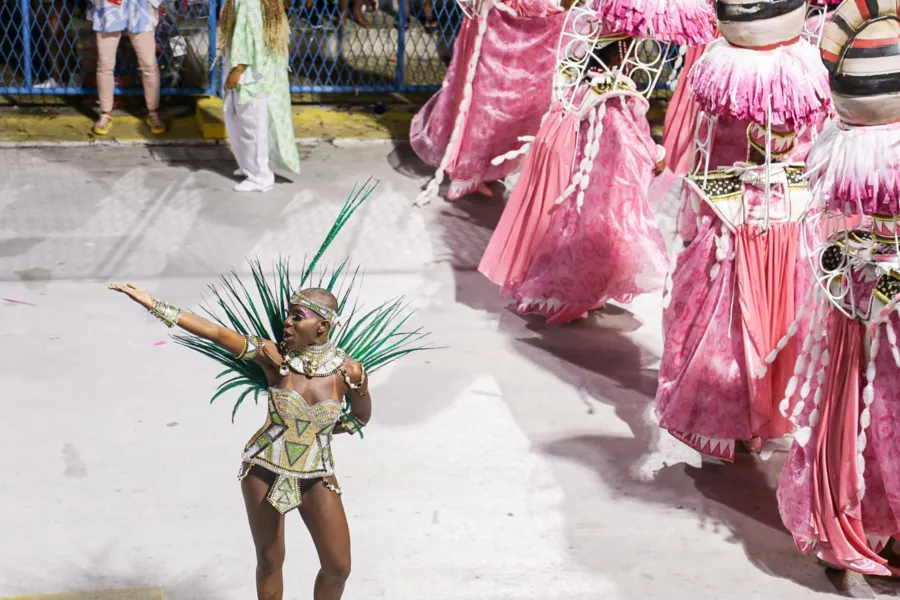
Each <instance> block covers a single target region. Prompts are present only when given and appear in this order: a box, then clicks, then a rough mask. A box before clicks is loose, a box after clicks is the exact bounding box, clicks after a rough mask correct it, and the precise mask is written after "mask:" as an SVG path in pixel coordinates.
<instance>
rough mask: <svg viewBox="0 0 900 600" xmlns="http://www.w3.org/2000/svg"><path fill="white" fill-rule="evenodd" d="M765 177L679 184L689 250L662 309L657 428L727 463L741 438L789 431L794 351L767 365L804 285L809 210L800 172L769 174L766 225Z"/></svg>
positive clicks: (719, 176) (721, 176) (738, 175)
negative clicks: (803, 220) (803, 233)
mask: <svg viewBox="0 0 900 600" xmlns="http://www.w3.org/2000/svg"><path fill="white" fill-rule="evenodd" d="M762 169H763V167H751V166H742V167H738V168H737V169H735V170H732V171H715V172H711V173H710V174H709V179H708V181H707V182H706V183H705V184H704V178H703V176H702V175H698V176H697V177H696V178H695V179H694V180H690V182H689V184H688V185H687V186H685V190H684V192H683V194H684V195H687V196H689V198H687V199H686V201H685V204H684V213H683V215H682V216H681V219H682V223H683V227H682V231H681V235H682V237H683V238H684V239H685V240H689V241H690V245H689V246H688V247H687V248H686V249H685V250H684V251H683V252H682V253H681V254H680V255H679V256H678V260H677V264H676V267H675V269H674V272H673V274H672V289H671V292H670V293H669V296H668V298H667V302H668V306H667V307H666V309H665V311H664V313H663V330H664V333H665V351H664V353H663V357H662V361H661V364H660V368H659V387H658V390H657V395H656V411H657V414H658V415H659V424H660V427H662V428H664V429H667V430H668V431H669V432H670V433H671V434H672V435H673V436H675V437H676V438H678V439H680V440H682V441H683V442H685V443H686V444H688V445H690V446H691V447H692V448H694V449H696V450H697V451H699V452H702V453H704V454H708V455H710V456H713V457H715V458H719V459H722V460H728V461H730V460H733V458H734V451H735V443H736V441H738V440H752V439H754V438H759V439H771V438H777V437H780V436H782V435H784V434H786V433H788V432H789V430H790V429H789V425H788V423H787V420H786V419H785V418H783V417H782V416H781V415H780V414H779V412H778V403H779V402H780V401H781V399H782V398H783V397H784V389H785V386H786V385H787V381H788V378H789V377H790V374H791V372H792V370H793V365H794V362H793V357H794V356H795V355H796V354H795V353H796V350H797V349H796V348H795V347H794V346H793V345H792V346H791V347H790V348H786V349H785V350H783V351H782V354H781V355H780V356H779V357H778V359H777V360H776V361H775V362H774V363H772V364H768V365H767V364H766V360H765V359H766V356H767V354H768V353H769V351H770V350H771V349H772V348H773V347H774V346H775V344H776V343H777V342H778V340H779V339H780V338H781V337H782V336H784V335H785V334H786V333H787V330H788V326H789V324H790V321H791V319H792V318H793V315H794V314H795V312H796V311H795V310H794V309H795V303H796V302H797V301H798V300H800V299H802V294H803V291H805V289H806V287H807V286H808V281H809V276H808V268H807V266H806V265H807V260H808V257H806V256H805V255H804V254H803V252H802V251H801V249H800V247H799V239H800V235H799V230H800V227H801V225H800V222H799V221H800V217H801V216H802V215H803V213H804V212H805V210H806V208H807V206H808V205H809V194H808V192H807V190H806V186H805V184H804V182H803V181H802V180H801V175H802V166H797V165H795V166H781V165H778V166H775V167H773V171H774V172H773V173H770V176H771V178H772V181H773V182H775V183H774V185H773V186H772V188H771V189H770V194H771V196H770V198H769V202H768V204H769V210H768V213H769V221H768V224H766V219H765V214H766V208H765V205H766V199H765V195H766V192H765V187H764V182H763V179H764V171H763V170H762ZM798 297H799V298H798ZM794 344H796V342H794ZM763 368H765V375H764V377H762V378H758V373H760V372H761V370H762V369H763Z"/></svg>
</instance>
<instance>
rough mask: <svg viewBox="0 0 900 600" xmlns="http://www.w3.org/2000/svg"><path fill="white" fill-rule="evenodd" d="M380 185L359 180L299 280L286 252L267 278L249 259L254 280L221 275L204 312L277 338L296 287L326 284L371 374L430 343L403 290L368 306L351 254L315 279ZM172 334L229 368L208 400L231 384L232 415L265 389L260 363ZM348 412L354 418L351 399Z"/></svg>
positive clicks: (344, 336)
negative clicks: (413, 325)
mask: <svg viewBox="0 0 900 600" xmlns="http://www.w3.org/2000/svg"><path fill="white" fill-rule="evenodd" d="M377 185H378V182H377V181H376V182H373V180H372V179H369V180H368V181H367V182H366V184H365V185H363V186H362V187H361V188H359V189H357V188H356V186H354V188H353V191H352V192H351V194H350V196H349V197H348V198H347V201H346V202H345V203H344V206H343V208H341V211H340V212H339V213H338V216H337V219H336V220H335V221H334V224H333V225H332V226H331V229H330V231H329V232H328V235H327V236H325V240H324V241H323V242H322V245H321V246H319V249H318V251H317V252H316V254H315V256H314V257H313V259H312V260H311V261H309V263H308V264H307V262H306V259H305V258H304V261H303V269H302V270H301V273H302V275H301V278H300V281H299V282H298V284H297V286H296V287H295V286H294V282H292V281H291V276H290V261H289V259H288V258H279V260H278V261H276V262H275V264H274V269H273V275H272V278H271V279H270V278H268V277H266V275H265V273H264V271H263V268H262V265H261V264H260V262H259V260H256V259H254V260H248V262H249V264H250V272H251V276H252V280H253V282H252V284H249V285H248V284H245V283H244V281H242V279H241V277H240V276H239V275H238V274H237V272H236V271H232V272H231V273H230V274H228V275H223V276H222V277H221V278H220V280H219V283H218V285H215V284H214V285H210V286H209V289H210V291H211V292H212V297H211V299H210V300H211V302H210V301H204V303H202V304H201V309H202V310H203V312H204V313H206V315H207V316H208V317H209V318H210V319H211V320H212V321H213V322H215V323H217V324H219V325H221V326H222V327H227V328H229V329H233V330H235V331H237V332H238V333H241V334H244V335H258V336H260V337H262V338H263V339H268V340H273V341H275V342H279V343H280V342H281V336H282V333H283V331H284V319H285V316H286V315H287V310H288V305H289V304H290V297H291V295H292V294H293V292H294V291H295V290H297V289H301V288H306V287H322V288H326V289H327V290H329V291H330V292H331V293H333V294H334V295H335V296H336V297H337V299H338V303H339V311H338V312H339V313H340V315H341V321H342V323H341V325H340V326H339V327H336V328H335V329H334V331H333V332H332V340H333V341H334V343H335V345H336V346H337V347H338V348H340V349H341V350H343V351H344V352H346V353H347V354H348V355H350V356H352V357H353V358H354V359H355V360H357V361H359V362H360V363H361V364H362V365H363V367H364V368H365V369H366V371H367V372H369V373H373V372H374V371H377V370H378V369H379V368H381V367H383V366H385V365H387V364H389V363H391V362H393V361H395V360H397V359H398V358H402V357H403V356H406V355H407V354H410V353H412V352H417V351H419V350H428V349H431V348H432V346H428V345H422V344H421V342H422V340H423V339H424V338H425V337H426V336H427V335H428V333H425V332H423V330H422V328H421V327H419V328H417V329H413V330H406V329H404V326H405V325H406V323H407V321H408V320H409V319H410V317H412V315H413V314H414V313H415V311H414V310H410V309H409V307H408V305H407V304H406V303H405V302H404V301H403V298H402V297H401V298H396V299H393V300H390V301H388V302H385V303H383V304H381V305H379V306H376V307H374V308H370V309H366V308H365V307H363V306H361V305H360V304H359V296H358V293H357V294H354V292H356V291H357V290H358V289H359V284H360V283H361V282H362V275H361V274H360V269H359V267H358V266H357V267H351V265H350V259H345V260H344V261H343V262H341V263H339V264H337V265H332V266H330V267H326V268H325V269H324V270H322V271H321V272H320V273H319V274H318V277H317V278H316V277H315V276H314V271H315V269H316V267H317V266H318V264H319V261H320V260H321V258H322V255H323V254H324V253H325V251H326V250H327V249H328V247H329V246H330V245H331V242H332V241H334V238H335V237H336V236H337V234H338V233H339V232H340V231H341V229H342V228H343V226H344V225H345V224H346V223H347V221H348V220H349V219H350V217H351V216H353V213H354V212H356V209H358V208H359V207H360V206H361V205H362V203H363V202H365V201H366V199H368V197H369V196H370V195H371V194H372V192H373V191H374V190H375V188H376V187H377ZM314 280H315V281H314ZM251 290H252V291H253V292H255V295H254V294H253V293H251ZM351 298H352V299H351ZM173 337H174V338H175V341H176V342H177V343H178V344H181V345H182V346H186V347H188V348H190V349H191V350H194V351H196V352H199V353H200V354H203V355H204V356H207V357H209V358H211V359H213V360H215V361H216V362H218V363H219V364H221V365H222V366H224V367H225V370H224V371H222V372H221V373H219V375H218V376H217V377H216V379H217V380H222V381H221V383H219V386H218V388H217V389H216V392H215V394H214V395H213V397H212V399H210V403H213V402H215V401H216V400H217V399H218V398H220V397H221V396H223V395H225V394H227V393H229V392H231V391H234V393H237V394H238V396H237V399H236V401H235V404H234V409H233V410H232V412H231V420H232V422H234V417H235V415H236V414H237V411H238V409H239V408H240V406H241V404H242V403H243V402H244V400H246V399H247V398H248V397H250V396H251V395H252V396H253V400H254V402H257V401H258V400H259V396H260V394H263V393H265V392H266V390H267V389H268V381H267V380H266V376H265V373H264V372H263V370H262V368H261V367H259V366H258V365H256V364H253V363H248V362H244V361H239V360H237V359H235V358H234V356H232V354H231V353H230V352H228V351H227V350H225V349H223V348H220V347H219V346H216V345H215V344H214V343H212V342H210V341H208V340H205V339H203V338H200V337H197V336H195V335H190V334H187V335H185V334H179V335H175V336H173ZM344 415H345V416H346V417H348V418H352V415H350V414H349V403H348V402H347V399H346V398H345V399H344ZM360 435H362V434H361V433H360Z"/></svg>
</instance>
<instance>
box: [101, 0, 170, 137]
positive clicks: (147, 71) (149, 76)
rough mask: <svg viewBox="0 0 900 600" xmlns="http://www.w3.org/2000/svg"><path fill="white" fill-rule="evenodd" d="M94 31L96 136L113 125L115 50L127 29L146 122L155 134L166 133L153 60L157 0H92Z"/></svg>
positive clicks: (157, 9) (154, 60) (157, 21)
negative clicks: (97, 99) (137, 67)
mask: <svg viewBox="0 0 900 600" xmlns="http://www.w3.org/2000/svg"><path fill="white" fill-rule="evenodd" d="M93 1H94V19H93V21H94V33H95V34H96V36H97V58H98V60H97V93H98V95H99V97H100V118H99V119H97V121H96V122H95V123H94V127H93V131H94V133H95V134H96V135H106V134H107V133H109V130H110V128H111V127H112V121H113V118H112V109H113V96H114V93H115V86H116V83H115V78H114V76H113V70H114V69H115V67H116V51H117V50H118V48H119V40H121V39H122V32H123V31H124V32H128V37H129V39H130V40H131V45H132V46H133V47H134V51H135V53H136V54H137V58H138V64H139V65H140V68H141V79H142V80H143V84H144V99H145V100H146V102H147V111H148V113H149V116H148V117H147V125H148V126H149V127H150V132H151V133H153V134H154V135H159V134H162V133H165V131H166V126H165V124H164V123H163V122H162V119H160V117H159V65H158V64H157V62H156V39H155V35H154V31H155V29H156V25H157V24H158V23H159V4H160V0H93Z"/></svg>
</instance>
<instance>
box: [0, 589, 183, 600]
mask: <svg viewBox="0 0 900 600" xmlns="http://www.w3.org/2000/svg"><path fill="white" fill-rule="evenodd" d="M0 600H166V596H165V595H164V594H163V591H162V588H158V587H145V588H127V589H121V590H96V591H92V592H69V593H65V594H33V595H30V596H13V597H11V598H0Z"/></svg>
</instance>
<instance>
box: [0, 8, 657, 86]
mask: <svg viewBox="0 0 900 600" xmlns="http://www.w3.org/2000/svg"><path fill="white" fill-rule="evenodd" d="M221 1H222V0H164V2H163V4H162V6H161V10H160V23H159V26H158V27H157V28H156V50H157V57H158V60H159V64H160V70H161V73H162V88H163V89H162V94H163V95H169V96H171V95H192V94H216V93H218V92H219V91H220V90H221V84H222V80H223V76H222V73H221V65H220V63H219V64H217V63H216V61H215V40H216V15H217V12H218V9H219V6H220V5H221ZM375 1H376V2H377V3H378V5H377V8H378V10H377V11H375V12H371V13H366V14H365V15H364V18H363V23H362V24H360V23H356V22H355V21H353V20H352V19H351V18H349V13H350V12H351V11H352V10H351V7H350V6H348V5H349V0H285V2H286V8H287V10H288V20H289V22H290V23H291V28H292V30H293V32H292V36H291V39H292V48H291V91H292V92H295V93H303V92H324V93H328V92H430V91H434V90H437V89H438V88H439V87H440V85H441V82H442V81H443V79H444V74H445V73H446V69H447V65H448V64H449V62H450V56H451V52H452V46H453V41H454V39H455V37H456V33H457V31H458V30H459V27H460V25H461V23H462V19H463V15H462V11H460V9H459V7H458V5H457V4H456V2H455V1H454V0H375ZM91 13H92V4H91V0H0V94H4V95H20V94H50V95H78V94H95V93H96V83H95V82H96V75H95V74H96V67H97V46H96V41H95V35H94V32H93V27H92V23H91ZM115 74H116V88H117V92H118V93H124V94H139V93H141V82H140V73H139V70H138V63H137V58H136V56H135V53H134V50H133V49H132V48H131V45H130V43H129V41H128V38H127V36H124V37H123V39H122V41H121V43H120V46H119V51H118V56H117V61H116V71H115ZM672 74H673V73H672V72H671V71H669V72H667V73H666V74H665V75H664V77H663V78H662V79H661V81H660V82H659V83H660V85H659V87H668V86H669V85H671V83H670V82H671V81H672V77H671V76H672Z"/></svg>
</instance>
